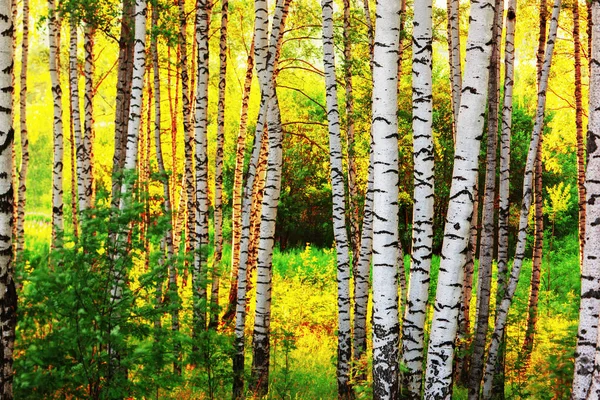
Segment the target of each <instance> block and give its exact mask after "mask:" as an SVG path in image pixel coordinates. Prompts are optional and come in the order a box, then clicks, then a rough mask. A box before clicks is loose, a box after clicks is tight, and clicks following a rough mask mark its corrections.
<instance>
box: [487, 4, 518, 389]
mask: <svg viewBox="0 0 600 400" xmlns="http://www.w3.org/2000/svg"><path fill="white" fill-rule="evenodd" d="M516 12H517V2H516V0H510V1H509V3H508V12H507V14H506V39H505V41H506V44H505V60H504V65H505V66H504V71H505V78H504V103H503V104H504V105H503V107H502V134H501V136H500V180H499V183H498V197H499V200H498V202H499V208H498V272H497V279H496V313H497V312H498V311H497V310H498V307H499V306H500V304H501V302H502V298H503V296H504V293H505V292H506V285H507V280H508V279H507V278H508V217H509V210H510V204H509V186H510V141H511V133H512V132H511V130H512V94H513V85H514V65H515V45H514V43H515V27H516V22H517V21H516V18H517V14H516ZM505 347H506V344H505V341H504V338H502V339H501V342H500V346H499V355H498V361H497V363H496V372H495V374H494V385H493V389H492V390H493V392H494V396H495V398H504V386H505V385H504V376H505V373H504V368H505V365H504V360H505V357H504V351H505V350H504V349H505Z"/></svg>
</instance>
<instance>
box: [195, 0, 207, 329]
mask: <svg viewBox="0 0 600 400" xmlns="http://www.w3.org/2000/svg"><path fill="white" fill-rule="evenodd" d="M209 10H210V3H209V1H208V0H198V1H197V10H196V13H197V14H196V42H197V43H198V55H197V59H198V66H197V67H198V81H197V87H196V125H195V141H196V160H195V161H196V204H195V206H196V207H195V217H196V218H195V229H196V231H195V242H194V244H195V249H194V267H193V271H192V290H193V310H194V311H193V313H194V328H193V329H194V337H195V339H196V340H197V339H198V338H199V337H200V334H201V333H202V332H203V331H204V330H206V283H207V282H206V277H207V259H208V147H207V146H208V143H207V131H208V30H209Z"/></svg>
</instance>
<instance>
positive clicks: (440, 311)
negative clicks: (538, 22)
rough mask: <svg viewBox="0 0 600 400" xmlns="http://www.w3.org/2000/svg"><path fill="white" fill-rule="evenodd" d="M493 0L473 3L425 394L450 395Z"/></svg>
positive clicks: (484, 103)
mask: <svg viewBox="0 0 600 400" xmlns="http://www.w3.org/2000/svg"><path fill="white" fill-rule="evenodd" d="M493 20H494V1H492V0H487V1H480V2H472V3H471V14H470V23H469V36H468V38H467V46H466V48H467V58H466V65H465V74H464V80H463V86H462V95H461V100H460V104H461V107H460V113H459V116H458V121H457V134H456V151H455V156H454V169H453V174H452V187H451V189H450V202H449V204H448V213H447V216H446V227H445V231H444V242H443V245H442V261H441V264H440V272H439V276H438V285H437V291H436V298H435V303H434V306H433V309H434V314H433V321H432V324H431V336H430V338H429V347H428V352H427V370H426V375H425V398H426V399H449V398H450V396H451V393H452V364H453V359H454V341H455V338H456V332H457V325H458V313H459V311H460V308H461V292H462V285H463V275H464V265H465V262H466V254H467V252H468V246H469V234H470V229H471V218H472V213H473V189H474V186H475V180H476V179H477V169H478V156H479V148H480V145H481V132H482V129H483V123H484V118H483V116H484V113H485V105H486V99H487V92H488V78H489V71H488V67H489V61H490V55H491V50H492V42H491V38H492V25H493Z"/></svg>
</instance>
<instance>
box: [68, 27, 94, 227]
mask: <svg viewBox="0 0 600 400" xmlns="http://www.w3.org/2000/svg"><path fill="white" fill-rule="evenodd" d="M77 43H78V40H77V21H76V20H75V18H74V17H72V18H71V21H70V46H69V88H70V91H71V95H70V100H71V126H72V129H73V136H74V137H75V154H74V155H76V156H77V162H76V164H77V174H76V177H77V179H76V182H77V192H76V193H77V205H78V209H79V211H80V212H81V211H83V210H86V209H87V208H89V207H90V205H91V204H90V203H89V197H88V196H86V186H89V184H88V182H89V181H90V180H91V179H90V176H89V172H90V171H89V169H85V168H84V165H85V158H86V157H87V156H88V155H87V154H86V153H85V147H84V144H83V140H84V138H83V132H82V129H81V112H80V110H79V70H78V65H77V64H78V61H77ZM73 217H74V218H75V217H76V214H74V215H73Z"/></svg>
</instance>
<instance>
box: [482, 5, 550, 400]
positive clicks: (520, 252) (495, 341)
mask: <svg viewBox="0 0 600 400" xmlns="http://www.w3.org/2000/svg"><path fill="white" fill-rule="evenodd" d="M560 4H561V1H560V0H555V1H554V6H553V8H552V19H551V22H550V30H549V33H548V42H547V45H546V55H545V57H544V67H543V70H542V76H541V79H540V84H539V89H538V104H537V111H536V119H535V124H534V127H533V132H532V135H531V143H530V146H529V151H528V153H527V163H526V166H525V177H524V178H523V202H522V205H521V215H520V219H519V233H518V238H517V249H516V253H515V258H514V261H513V267H512V270H511V273H510V279H509V282H508V286H507V289H506V293H505V294H504V297H503V298H502V302H501V303H500V306H499V307H498V310H497V313H496V324H495V327H494V333H493V334H492V341H491V344H490V347H489V350H488V358H487V362H486V366H485V372H484V381H483V398H484V399H489V398H490V396H491V391H492V380H493V375H494V369H495V365H496V359H497V357H498V349H499V347H500V342H501V340H502V337H503V334H504V328H505V326H506V318H507V316H508V311H509V308H510V304H511V302H512V298H513V296H514V293H515V291H516V289H517V282H518V280H519V274H520V272H521V266H522V265H523V258H524V256H525V242H526V239H527V222H528V221H527V218H528V216H529V208H530V207H531V201H532V192H533V182H532V181H533V179H532V178H533V168H534V162H535V158H536V153H537V147H538V144H539V141H540V136H541V134H542V132H541V130H542V126H543V122H544V114H545V108H546V90H547V88H548V77H549V75H550V66H551V65H552V55H553V53H554V43H555V40H556V32H557V29H558V15H559V12H560Z"/></svg>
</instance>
